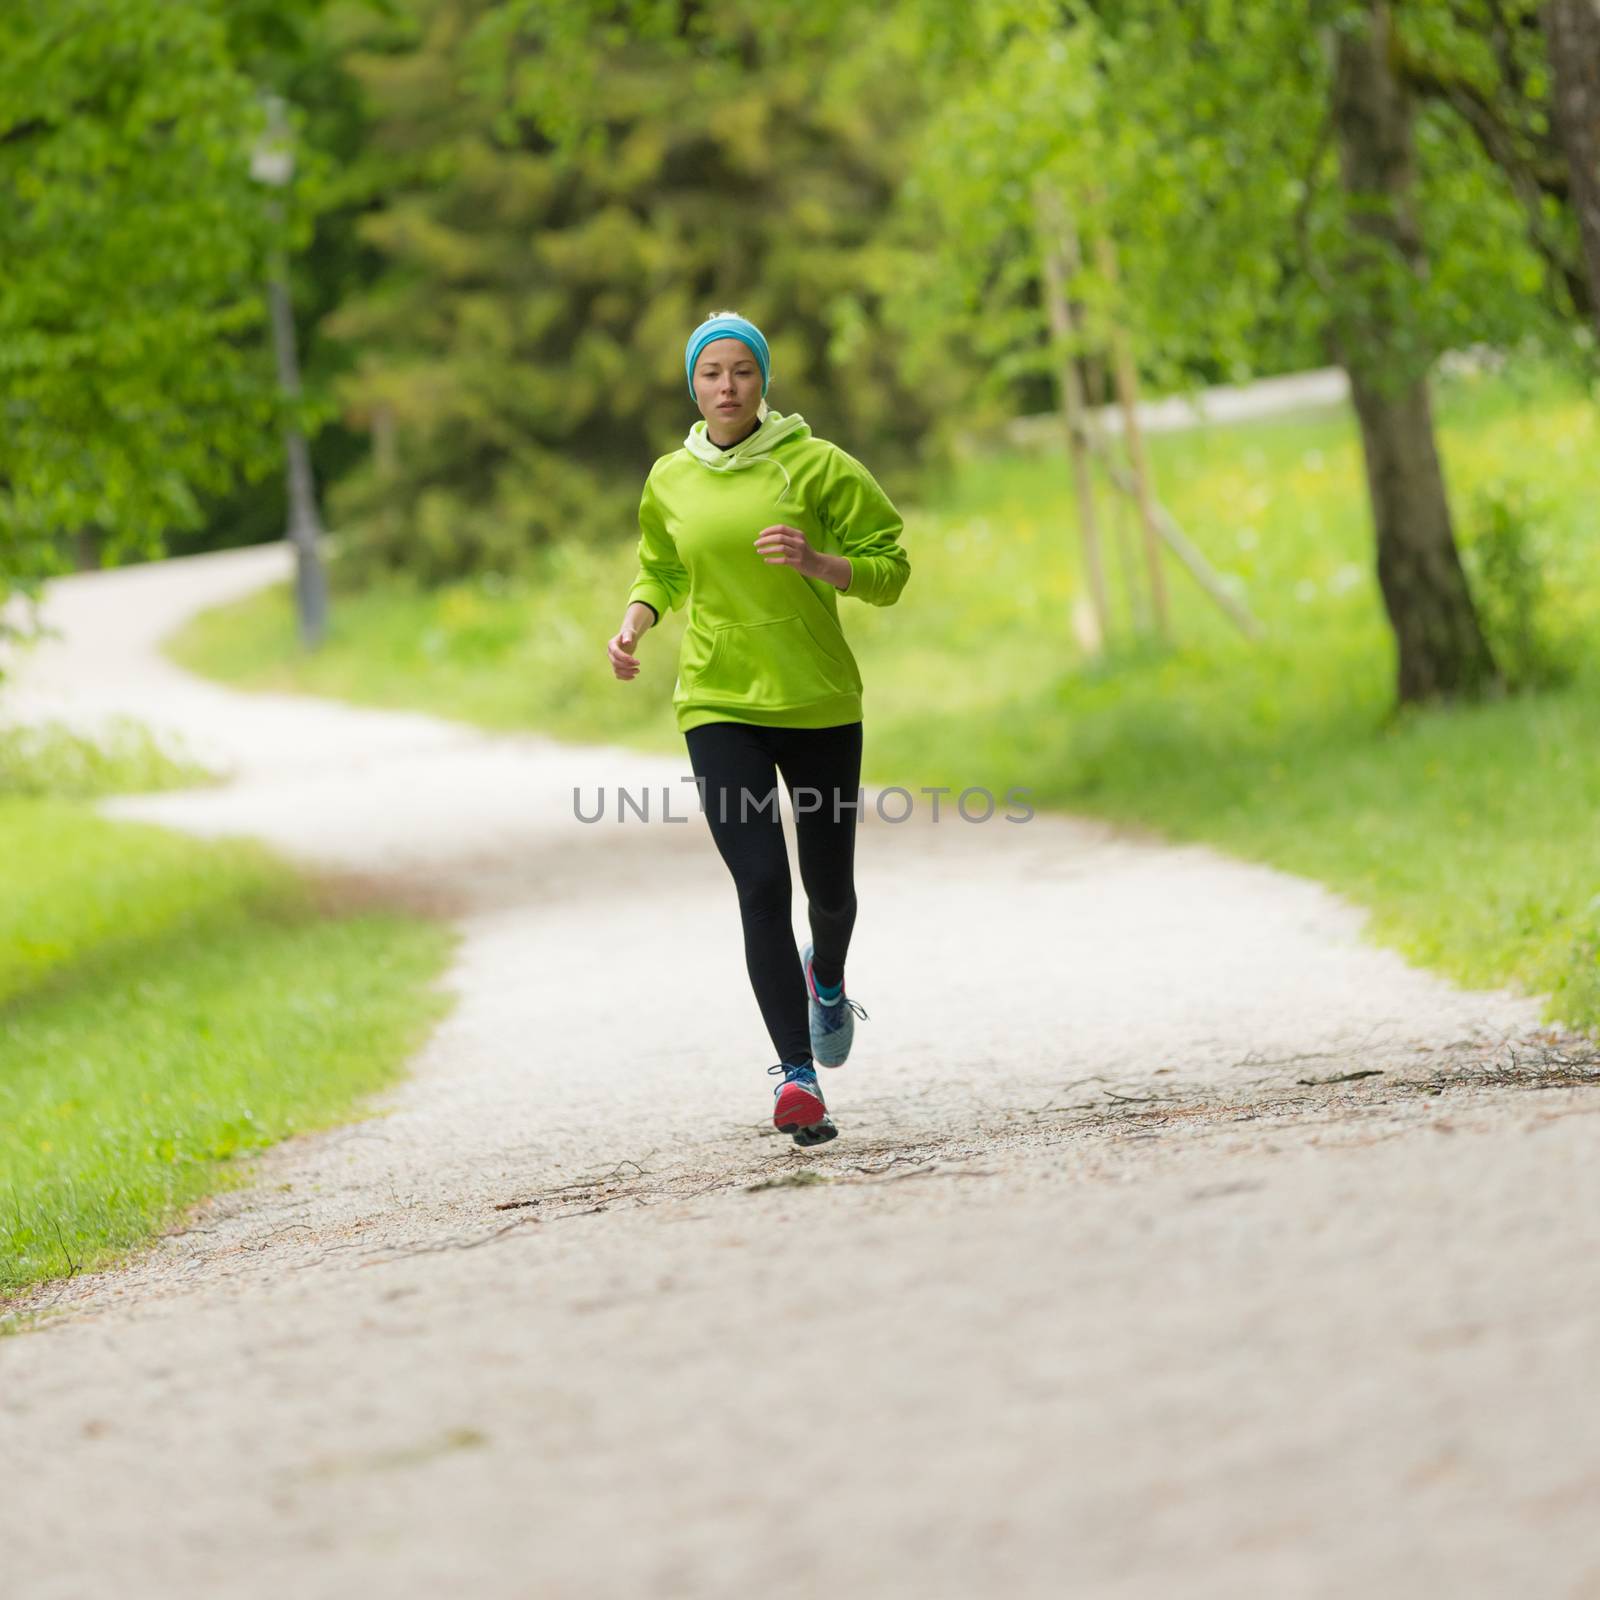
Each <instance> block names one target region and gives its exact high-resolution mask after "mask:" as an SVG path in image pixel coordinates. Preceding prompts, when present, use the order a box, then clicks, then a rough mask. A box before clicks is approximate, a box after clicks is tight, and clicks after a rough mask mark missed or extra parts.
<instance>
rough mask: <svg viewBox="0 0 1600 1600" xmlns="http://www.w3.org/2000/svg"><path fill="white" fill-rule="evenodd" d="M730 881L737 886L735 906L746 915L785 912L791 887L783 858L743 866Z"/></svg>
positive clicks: (781, 915) (778, 914)
mask: <svg viewBox="0 0 1600 1600" xmlns="http://www.w3.org/2000/svg"><path fill="white" fill-rule="evenodd" d="M734 881H735V882H736V884H737V885H738V889H739V909H740V910H741V911H743V912H744V914H745V915H746V916H757V917H761V916H772V917H787V916H788V915H789V913H790V910H791V905H792V899H793V894H794V889H793V885H792V884H791V882H790V878H789V863H788V862H787V861H782V862H773V863H770V864H769V863H765V862H763V863H761V864H759V865H757V866H751V867H746V868H745V869H744V870H743V871H741V872H740V873H739V874H738V876H737V877H736V879H735V880H734Z"/></svg>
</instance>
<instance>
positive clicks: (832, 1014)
mask: <svg viewBox="0 0 1600 1600" xmlns="http://www.w3.org/2000/svg"><path fill="white" fill-rule="evenodd" d="M800 963H801V965H802V966H803V967H804V968H805V971H806V998H807V999H808V1000H809V1001H810V1002H811V1019H810V1020H811V1054H812V1055H813V1056H814V1057H815V1058H816V1062H817V1065H818V1066H821V1067H842V1066H843V1065H844V1064H845V1061H846V1059H847V1058H848V1057H849V1055H850V1046H851V1044H852V1043H853V1042H854V1041H855V1036H856V1018H857V1017H860V1018H861V1020H862V1021H863V1022H866V1021H868V1020H869V1019H868V1017H867V1013H866V1011H865V1010H864V1009H863V1008H862V1007H861V1006H858V1005H857V1004H856V1003H855V1001H854V1000H852V999H851V998H850V997H849V995H847V994H846V993H845V992H844V986H843V984H842V983H841V985H840V988H839V998H838V999H837V1000H835V1001H832V1002H831V1003H830V1002H828V1001H824V1000H819V999H818V998H817V980H816V977H815V975H814V974H813V973H812V971H811V946H810V945H807V946H806V947H805V949H804V950H802V951H801V952H800Z"/></svg>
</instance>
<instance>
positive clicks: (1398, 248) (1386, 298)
mask: <svg viewBox="0 0 1600 1600" xmlns="http://www.w3.org/2000/svg"><path fill="white" fill-rule="evenodd" d="M1391 54H1392V21H1391V18H1390V15H1389V8H1388V6H1387V5H1385V4H1383V3H1381V0H1379V3H1374V4H1372V5H1371V6H1370V8H1369V10H1368V11H1367V14H1366V15H1365V16H1364V17H1353V18H1351V19H1350V20H1349V21H1348V22H1347V24H1346V25H1345V26H1344V27H1343V28H1342V29H1341V30H1340V32H1339V36H1338V44H1337V62H1336V65H1335V69H1334V74H1333V85H1332V116H1333V125H1334V128H1335V130H1336V136H1337V139H1338V144H1339V168H1340V175H1341V178H1342V182H1343V187H1344V192H1345V196H1346V200H1347V203H1348V207H1349V215H1350V230H1351V248H1350V249H1349V250H1348V251H1347V252H1346V255H1345V260H1344V262H1343V268H1344V283H1345V285H1346V286H1347V289H1346V292H1345V293H1343V294H1341V295H1340V297H1339V299H1338V300H1337V301H1336V303H1335V307H1334V317H1333V338H1334V343H1335V345H1336V347H1337V349H1338V352H1339V359H1340V362H1341V364H1342V365H1343V366H1344V368H1345V370H1346V372H1347V373H1348V374H1349V377H1350V390H1351V398H1352V399H1353V401H1354V403H1355V410H1356V416H1357V418H1358V419H1359V421H1360V425H1361V444H1362V450H1363V453H1364V455H1365V458H1366V466H1367V488H1368V491H1369V495H1370V498H1371V502H1372V518H1373V524H1374V527H1375V529H1376V532H1377V545H1378V581H1379V585H1380V587H1381V588H1382V591H1383V598H1384V604H1385V606H1386V608H1387V609H1388V613H1389V620H1390V623H1391V625H1392V626H1393V628H1394V634H1395V641H1396V645H1397V663H1398V688H1399V696H1400V699H1401V700H1402V701H1418V700H1428V699H1433V698H1435V697H1449V696H1456V695H1471V694H1476V693H1478V692H1479V691H1480V690H1482V689H1483V688H1484V686H1485V685H1486V684H1488V683H1490V682H1491V681H1493V679H1494V678H1495V676H1496V674H1495V666H1494V661H1493V658H1492V657H1491V655H1490V652H1489V647H1488V644H1487V642H1486V641H1485V639H1484V637H1483V632H1482V630H1481V628H1480V627H1479V625H1478V618H1477V613H1476V612H1475V610H1474V609H1473V604H1472V596H1471V594H1470V593H1469V591H1468V589H1467V580H1466V575H1465V574H1464V573H1463V571H1462V568H1461V561H1460V557H1459V555H1458V553H1457V550H1456V543H1455V535H1454V532H1453V530H1452V527H1451V521H1450V503H1449V500H1448V498H1447V496H1446V494H1445V486H1444V474H1443V471H1442V470H1441V468H1440V465H1439V453H1438V447H1437V445H1436V443H1435V440H1434V427H1433V415H1432V411H1431V408H1430V404H1429V399H1428V382H1427V372H1426V368H1427V364H1428V357H1429V352H1428V351H1427V350H1426V349H1425V348H1423V349H1421V350H1419V348H1418V345H1417V340H1416V337H1415V328H1414V320H1415V319H1414V318H1413V316H1412V314H1411V311H1410V302H1411V300H1412V298H1413V295H1412V283H1413V281H1414V280H1415V279H1417V278H1420V277H1421V276H1423V275H1424V274H1425V272H1426V267H1427V262H1426V255H1425V252H1424V249H1423V243H1422V239H1421V236H1420V234H1419V232H1418V228H1417V219H1416V211H1415V188H1416V156H1415V150H1414V144H1413V137H1414V136H1413V110H1412V105H1411V99H1410V95H1409V93H1408V91H1407V89H1406V87H1405V85H1404V84H1403V83H1402V82H1401V80H1400V78H1399V77H1398V76H1397V74H1396V73H1395V71H1394V68H1393V66H1392V64H1391Z"/></svg>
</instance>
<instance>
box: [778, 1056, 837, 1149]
mask: <svg viewBox="0 0 1600 1600" xmlns="http://www.w3.org/2000/svg"><path fill="white" fill-rule="evenodd" d="M767 1071H768V1072H769V1073H772V1072H781V1073H782V1074H783V1082H782V1083H780V1084H779V1085H778V1087H777V1088H776V1089H775V1090H774V1091H773V1092H774V1093H775V1094H776V1095H777V1097H778V1099H777V1104H776V1105H774V1106H773V1108H772V1125H773V1127H775V1128H776V1129H777V1130H778V1132H779V1133H787V1134H790V1135H792V1136H793V1138H794V1142H795V1143H796V1144H798V1145H805V1146H809V1145H814V1144H826V1143H827V1142H828V1140H830V1139H833V1138H836V1137H837V1136H838V1133H839V1130H838V1129H837V1128H836V1127H834V1125H833V1118H832V1117H830V1116H829V1115H828V1108H827V1106H826V1105H824V1104H823V1100H822V1090H821V1089H819V1088H818V1087H817V1071H816V1068H815V1067H813V1066H812V1065H811V1063H810V1062H809V1061H801V1062H794V1061H780V1062H779V1063H778V1064H777V1066H775V1067H768V1068H767Z"/></svg>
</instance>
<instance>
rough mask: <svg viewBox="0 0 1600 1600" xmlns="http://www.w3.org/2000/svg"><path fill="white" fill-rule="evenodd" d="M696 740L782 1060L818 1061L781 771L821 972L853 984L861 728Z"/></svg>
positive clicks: (849, 725) (709, 807)
mask: <svg viewBox="0 0 1600 1600" xmlns="http://www.w3.org/2000/svg"><path fill="white" fill-rule="evenodd" d="M684 739H685V740H686V741H687V743H688V746H689V760H690V763H691V765H692V766H693V768H694V775H695V778H696V781H697V784H698V787H699V789H700V794H701V801H700V803H701V805H702V807H703V808H704V810H705V814H706V820H707V822H709V823H710V825H711V836H712V838H713V839H714V840H715V841H716V846H717V849H718V851H719V852H720V853H721V856H722V859H723V860H724V861H725V862H726V863H727V866H728V871H729V872H731V873H732V874H733V882H734V887H735V888H736V889H737V891H738V894H739V915H740V917H741V918H742V919H743V922H744V959H745V966H746V967H747V968H748V969H749V973H750V987H751V988H752V989H754V990H755V995H756V1004H757V1005H759V1006H760V1007H761V1017H762V1020H763V1021H764V1022H765V1023H766V1025H767V1032H768V1033H769V1034H770V1035H771V1036H772V1045H773V1048H774V1049H775V1050H776V1051H777V1052H778V1059H779V1060H780V1061H805V1060H809V1059H810V1057H811V1031H810V1028H809V1027H808V1025H807V1021H806V1017H807V996H806V987H805V973H804V971H803V970H802V968H801V966H800V953H799V951H798V950H797V949H796V948H795V942H794V930H793V926H792V924H791V922H790V915H791V894H792V883H791V880H790V876H789V856H788V853H787V851H786V850H785V849H784V843H783V819H782V816H781V815H780V813H779V810H778V773H779V772H781V773H782V774H783V781H784V784H785V785H786V786H787V788H788V791H789V798H790V800H791V801H792V802H793V803H794V808H795V834H796V841H797V845H798V854H799V857H800V878H801V882H802V883H803V884H804V885H805V891H806V902H807V908H808V910H809V912H810V919H811V938H812V942H813V944H814V946H815V950H814V952H813V955H812V971H813V972H814V973H815V974H816V979H817V982H818V983H820V984H823V985H825V986H827V987H829V988H831V987H832V986H833V985H834V984H836V983H839V982H842V981H843V978H844V958H845V953H846V951H847V950H848V949H849V947H850V932H851V930H852V929H853V928H854V926H855V921H856V890H855V846H856V824H857V822H858V821H859V820H860V816H861V811H860V785H861V724H860V723H859V722H846V723H842V724H840V725H839V726H837V727H833V728H764V727H758V726H757V725H756V724H754V723H749V722H703V723H701V724H700V726H699V727H697V728H690V729H688V730H687V731H686V732H685V733H684ZM797 790H798V791H800V792H799V793H798V794H797V793H796V791H797Z"/></svg>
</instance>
